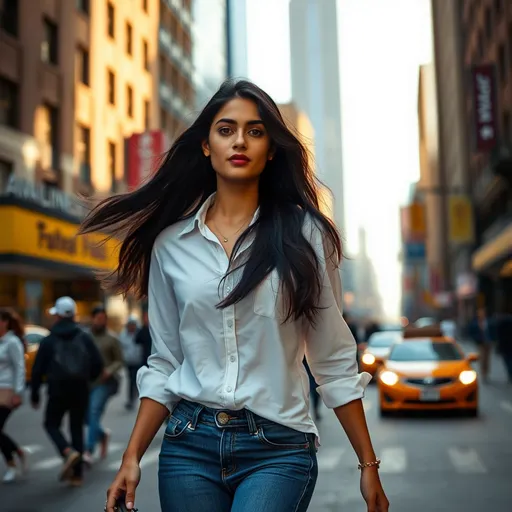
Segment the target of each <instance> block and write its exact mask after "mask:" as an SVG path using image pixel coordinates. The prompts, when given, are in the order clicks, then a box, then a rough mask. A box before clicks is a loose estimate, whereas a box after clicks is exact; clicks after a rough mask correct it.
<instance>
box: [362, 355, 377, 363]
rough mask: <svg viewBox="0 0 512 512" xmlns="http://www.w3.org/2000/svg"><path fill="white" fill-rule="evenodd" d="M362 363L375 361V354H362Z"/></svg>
mask: <svg viewBox="0 0 512 512" xmlns="http://www.w3.org/2000/svg"><path fill="white" fill-rule="evenodd" d="M363 363H364V364H373V363H375V356H374V355H373V354H363Z"/></svg>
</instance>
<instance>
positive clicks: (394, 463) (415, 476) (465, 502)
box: [0, 358, 512, 512]
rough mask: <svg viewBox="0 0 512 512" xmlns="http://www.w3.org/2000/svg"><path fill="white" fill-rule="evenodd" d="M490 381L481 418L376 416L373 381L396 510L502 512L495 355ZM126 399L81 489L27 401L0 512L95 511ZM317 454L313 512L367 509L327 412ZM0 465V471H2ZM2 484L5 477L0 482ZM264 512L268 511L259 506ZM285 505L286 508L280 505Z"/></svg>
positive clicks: (152, 507) (499, 383) (114, 459)
mask: <svg viewBox="0 0 512 512" xmlns="http://www.w3.org/2000/svg"><path fill="white" fill-rule="evenodd" d="M493 363H494V370H493V376H492V382H491V383H490V384H488V385H482V386H481V416H480V418H477V419H472V418H459V417H453V416H451V417H446V416H445V417H442V416H437V415H436V417H425V416H423V417H413V418H410V417H399V418H393V419H385V420H382V419H380V418H379V415H378V403H377V393H376V387H375V386H370V388H369V389H368V392H367V397H366V399H365V407H366V410H367V414H368V422H369V425H370V429H371V432H372V435H373V439H374V444H375V447H376V450H377V453H378V455H379V456H380V457H381V458H382V461H383V462H382V467H381V475H382V479H383V482H384V486H385V489H386V491H387V494H388V497H389V499H390V502H391V507H390V510H391V511H393V512H410V511H411V510H414V511H416V512H430V511H435V512H443V511H447V512H448V511H450V512H451V511H459V510H464V511H465V512H482V511H484V510H492V511H493V512H508V511H509V510H510V501H511V498H512V493H511V490H510V489H511V487H510V475H511V474H512V438H511V431H512V429H511V427H512V392H511V391H512V388H511V387H510V386H507V385H506V384H505V376H504V372H503V371H502V368H501V361H499V360H497V359H496V358H495V360H494V361H493ZM123 398H124V397H122V396H118V397H116V399H115V400H114V401H113V402H112V403H111V404H110V407H109V410H108V414H107V417H106V419H105V425H106V426H108V427H109V428H110V429H112V431H113V433H114V434H113V439H112V444H111V450H110V455H109V457H108V459H107V460H105V461H103V462H101V463H98V464H97V465H95V466H94V468H93V469H92V470H91V471H88V472H87V475H86V482H85V484H84V486H83V487H82V488H81V489H71V488H67V487H66V486H64V485H62V484H59V483H58V482H57V472H58V468H59V467H60V464H61V460H60V458H58V457H57V455H56V453H55V452H54V450H53V448H52V446H51V445H50V443H49V441H48V439H47V437H46V435H45V434H44V432H43V431H42V427H41V412H40V411H32V410H31V409H30V408H29V407H28V406H24V407H23V408H22V409H21V410H20V411H18V412H17V413H16V414H15V415H13V417H12V418H11V421H10V422H9V423H8V426H7V432H8V433H11V434H13V435H14V437H15V438H16V439H17V440H18V441H19V442H20V443H22V444H23V445H24V446H25V447H26V448H27V450H29V451H30V453H31V456H30V466H31V470H30V472H29V475H28V476H27V477H26V479H25V480H20V481H18V482H16V483H15V484H11V485H9V486H7V485H4V486H2V487H1V496H2V506H1V507H0V508H1V510H2V511H5V512H36V511H38V512H55V511H59V512H68V511H69V512H71V511H76V510H83V511H85V510H91V511H98V512H99V511H100V510H102V508H103V504H104V500H105V490H106V488H107V487H108V485H109V483H110V481H111V479H112V477H113V476H114V474H115V471H116V469H117V468H118V466H119V460H120V457H121V453H122V450H123V447H124V445H125V443H126V440H127V439H128V435H129V432H130V429H131V427H132V424H133V421H134V416H135V413H128V412H125V410H124V408H123ZM320 429H321V436H322V447H321V448H320V451H319V455H318V457H319V465H320V477H319V481H318V484H317V489H316V492H315V496H314V500H313V504H312V506H311V507H310V510H311V511H312V512H338V511H344V512H364V511H365V510H366V508H365V505H364V503H363V501H362V498H361V496H360V492H359V472H358V470H357V469H356V465H357V461H356V458H355V456H354V455H353V453H352V451H351V448H350V447H349V446H348V442H347V441H346V438H345V436H344V434H343V432H342V430H341V428H340V427H339V425H338V424H337V422H336V419H335V417H334V415H333V414H332V413H331V412H330V411H327V410H324V417H323V420H322V421H321V426H320ZM160 441H161V434H160V435H159V436H158V438H157V439H156V440H155V442H154V444H153V445H152V446H151V448H150V449H149V451H148V452H147V454H146V456H145V457H144V459H143V461H142V466H143V479H142V482H141V484H140V486H139V489H138V495H137V506H138V507H139V510H140V511H141V512H156V511H157V510H159V505H158V495H157V484H156V482H157V478H156V474H157V460H158V450H159V443H160ZM3 470H4V466H3V462H2V463H0V472H3ZM0 485H1V484H0ZM262 512H264V511H262ZM283 512H285V511H283Z"/></svg>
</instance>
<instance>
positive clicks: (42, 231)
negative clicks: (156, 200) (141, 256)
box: [0, 206, 118, 270]
mask: <svg viewBox="0 0 512 512" xmlns="http://www.w3.org/2000/svg"><path fill="white" fill-rule="evenodd" d="M0 226H2V236H1V237H0V255H2V254H16V255H20V256H30V257H32V258H39V259H42V260H49V261H53V262H60V263H63V264H68V265H76V266H80V267H85V268H90V269H91V270H94V269H99V270H113V269H114V268H115V267H116V266H117V258H118V242H116V241H114V240H109V241H108V242H106V243H104V244H101V242H102V240H103V239H104V237H102V235H99V234H90V235H82V236H76V235H77V231H78V225H77V224H73V223H72V222H67V221H63V220H58V219H54V218H53V217H48V216H46V215H42V214H40V213H36V212H33V211H30V210H25V209H24V208H20V207H18V206H0Z"/></svg>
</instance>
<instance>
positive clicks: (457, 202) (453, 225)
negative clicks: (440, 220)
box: [448, 195, 473, 244]
mask: <svg viewBox="0 0 512 512" xmlns="http://www.w3.org/2000/svg"><path fill="white" fill-rule="evenodd" d="M448 208H449V216H448V218H449V219H450V225H449V229H450V242H452V243H456V244H470V243H472V242H473V208H472V207H471V202H470V201H469V198H468V197H467V196H463V195H460V196H451V197H450V199H449V202H448Z"/></svg>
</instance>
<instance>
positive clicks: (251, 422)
mask: <svg viewBox="0 0 512 512" xmlns="http://www.w3.org/2000/svg"><path fill="white" fill-rule="evenodd" d="M245 416H246V417H247V425H248V426H249V432H250V433H251V434H252V435H256V434H257V433H258V426H257V425H256V418H255V417H254V414H253V413H252V412H251V411H249V410H248V409H245Z"/></svg>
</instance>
